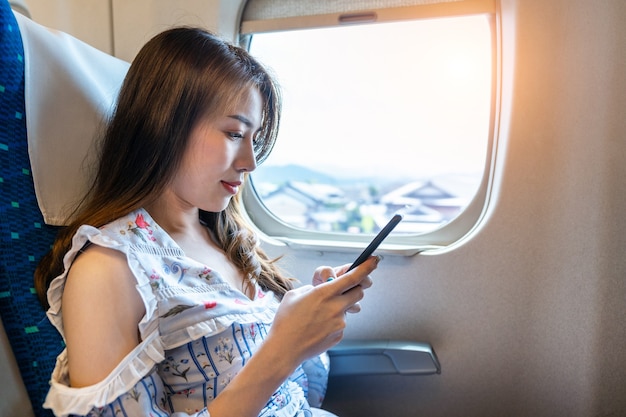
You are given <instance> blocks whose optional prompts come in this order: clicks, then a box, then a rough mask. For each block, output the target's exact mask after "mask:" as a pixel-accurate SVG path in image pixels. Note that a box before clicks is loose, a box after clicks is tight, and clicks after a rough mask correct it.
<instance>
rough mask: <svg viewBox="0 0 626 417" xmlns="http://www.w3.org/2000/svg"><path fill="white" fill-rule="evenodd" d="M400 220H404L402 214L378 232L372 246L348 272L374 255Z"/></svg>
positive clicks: (371, 243)
mask: <svg viewBox="0 0 626 417" xmlns="http://www.w3.org/2000/svg"><path fill="white" fill-rule="evenodd" d="M400 220H402V215H401V214H396V215H394V216H393V217H392V218H391V220H389V222H388V223H387V224H386V225H385V227H383V228H382V230H381V231H380V232H378V234H377V235H376V236H375V237H374V239H372V241H371V242H370V244H369V245H367V247H366V248H365V250H364V251H363V252H361V254H360V255H359V257H358V258H356V260H355V261H354V262H353V263H352V265H350V268H348V271H350V270H352V269H354V268H356V267H357V266H359V265H361V264H362V263H363V262H365V261H366V260H367V258H369V257H370V255H371V254H373V253H374V251H375V250H376V248H377V247H378V246H379V245H380V244H381V243H382V242H383V240H385V238H386V237H387V235H388V234H389V233H391V231H392V230H393V228H394V227H396V226H397V225H398V223H400ZM348 271H346V272H348Z"/></svg>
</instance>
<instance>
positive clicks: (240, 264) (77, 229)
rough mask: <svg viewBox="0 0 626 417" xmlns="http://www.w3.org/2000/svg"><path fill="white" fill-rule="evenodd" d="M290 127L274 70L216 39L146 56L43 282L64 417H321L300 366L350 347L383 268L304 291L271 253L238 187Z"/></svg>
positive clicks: (157, 43) (58, 406) (171, 33)
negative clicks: (354, 318) (247, 216)
mask: <svg viewBox="0 0 626 417" xmlns="http://www.w3.org/2000/svg"><path fill="white" fill-rule="evenodd" d="M279 118H280V97H279V91H278V89H277V86H276V84H275V82H274V81H273V79H272V77H271V76H270V75H269V74H268V72H267V71H266V70H265V69H264V68H263V67H262V66H261V65H260V64H259V63H258V62H257V61H255V60H254V59H253V58H252V57H250V56H249V55H248V53H247V52H246V51H245V50H242V49H240V48H237V47H234V46H231V45H228V44H226V43H224V42H223V41H221V40H220V39H218V38H217V37H215V36H213V35H212V34H210V33H208V32H206V31H203V30H201V29H197V28H175V29H171V30H168V31H166V32H163V33H161V34H159V35H157V36H156V37H155V38H153V39H152V40H151V41H150V42H148V44H146V46H145V47H144V48H143V49H142V50H141V51H140V52H139V54H138V56H137V58H136V59H135V61H134V62H133V63H132V65H131V67H130V70H129V72H128V74H127V76H126V79H125V81H124V84H123V86H122V89H121V91H120V95H119V98H118V103H117V107H116V110H115V113H114V115H113V117H112V119H111V121H110V123H109V125H108V127H107V130H106V132H105V135H104V139H103V142H102V146H101V151H100V152H101V154H100V162H99V167H98V170H97V172H96V175H95V179H94V182H93V186H92V187H91V189H90V192H89V194H88V195H87V196H86V197H85V198H84V200H83V201H82V203H81V204H80V206H79V207H78V209H77V210H76V211H75V213H74V215H73V216H72V220H71V222H70V224H69V226H68V227H67V228H65V229H64V230H63V232H62V233H60V234H59V237H58V238H57V241H56V242H55V245H54V246H53V249H52V250H51V252H50V253H49V254H48V255H47V256H46V257H45V258H44V259H43V260H42V261H41V263H40V265H39V267H38V270H37V273H36V276H35V283H36V288H37V290H38V292H39V294H40V296H41V297H42V300H43V302H44V303H46V304H49V310H48V316H49V317H50V319H51V321H52V322H53V324H54V325H55V326H56V327H57V328H58V329H59V331H60V332H61V334H62V335H63V337H64V339H65V341H66V345H67V348H66V350H65V351H64V352H63V353H62V354H61V355H60V356H59V359H58V363H57V366H56V368H55V370H54V373H53V376H52V383H51V390H50V393H49V395H48V398H47V400H46V404H45V406H46V407H49V408H52V410H53V411H54V412H55V414H56V415H58V416H67V415H87V414H89V415H104V416H109V415H110V416H113V415H117V414H118V413H122V414H124V415H129V416H170V415H176V416H182V415H193V416H207V415H209V414H210V415H211V416H214V417H221V416H238V417H242V416H257V415H263V416H305V415H312V414H311V413H312V411H311V410H310V407H309V405H308V404H307V401H306V398H305V393H304V391H303V390H302V388H301V387H300V386H299V385H298V384H297V383H296V382H295V381H296V380H297V379H298V378H299V376H300V374H301V367H300V364H301V363H302V362H303V361H305V360H307V359H309V358H312V357H315V356H317V355H319V354H320V353H322V352H324V351H325V350H327V349H328V348H329V347H331V346H333V345H334V344H336V343H337V342H338V341H339V340H340V339H341V337H342V331H343V328H344V326H345V313H346V312H357V311H358V310H359V305H358V301H359V300H360V299H361V298H362V297H363V290H364V289H366V288H367V287H369V286H370V285H371V280H370V278H369V276H368V274H369V273H371V272H372V271H373V270H374V269H375V268H376V266H377V263H378V258H375V257H372V258H371V259H369V260H368V261H367V262H365V263H364V264H362V266H360V267H358V268H356V269H354V270H353V271H351V272H349V273H345V271H346V269H347V265H345V266H342V267H337V268H329V267H320V268H318V269H317V270H316V271H315V273H314V277H313V282H314V284H316V286H315V287H311V286H303V287H299V288H296V289H294V282H293V280H291V279H288V278H286V277H285V276H284V275H283V273H282V272H281V271H280V270H279V269H278V267H277V266H276V265H275V262H274V260H270V259H269V258H268V257H267V256H266V255H265V253H264V252H263V251H262V250H261V249H260V248H259V245H258V241H257V238H256V237H255V235H254V233H253V232H252V231H251V230H250V229H249V228H248V227H246V225H245V223H244V220H243V218H242V215H241V214H240V211H239V197H238V196H239V189H240V188H241V186H242V185H243V182H244V180H245V178H246V175H247V174H248V173H249V172H251V171H253V170H254V169H255V168H256V166H257V164H258V163H260V162H261V161H263V160H264V159H265V158H266V157H267V155H268V153H269V152H270V151H271V149H272V147H273V145H274V142H275V139H276V135H277V129H278V125H279ZM344 273H345V274H344ZM335 278H336V279H335ZM46 294H47V298H46ZM244 365H245V366H244Z"/></svg>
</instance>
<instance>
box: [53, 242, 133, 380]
mask: <svg viewBox="0 0 626 417" xmlns="http://www.w3.org/2000/svg"><path fill="white" fill-rule="evenodd" d="M135 285H136V281H135V278H134V277H133V275H132V272H131V271H130V268H129V267H128V264H127V261H126V256H125V255H124V254H123V253H121V252H118V251H115V250H113V249H108V248H103V247H100V246H96V245H92V246H90V247H89V248H88V249H86V250H85V251H84V253H82V254H81V255H80V256H78V257H77V258H76V260H75V261H74V263H73V264H72V267H71V268H70V271H69V273H68V277H67V280H66V283H65V289H64V291H63V300H62V314H63V328H64V333H65V338H66V344H67V350H68V359H69V367H70V380H71V384H72V386H86V385H91V384H94V383H96V382H99V381H101V380H102V379H104V378H105V377H106V376H107V375H108V374H109V373H110V371H111V370H113V368H115V366H117V364H118V363H119V362H120V361H121V360H122V358H123V357H124V356H126V354H128V353H129V352H130V351H131V350H132V349H133V348H134V347H136V346H137V345H138V344H139V336H138V324H139V321H140V320H141V318H142V317H143V315H144V314H145V311H144V306H143V302H142V300H141V297H140V296H139V293H138V292H137V290H136V288H135Z"/></svg>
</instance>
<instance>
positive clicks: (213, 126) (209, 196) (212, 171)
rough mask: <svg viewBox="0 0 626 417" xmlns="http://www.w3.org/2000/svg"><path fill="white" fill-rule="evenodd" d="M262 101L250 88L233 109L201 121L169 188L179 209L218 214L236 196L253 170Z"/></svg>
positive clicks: (192, 134)
mask: <svg viewBox="0 0 626 417" xmlns="http://www.w3.org/2000/svg"><path fill="white" fill-rule="evenodd" d="M261 119H262V98H261V94H260V93H259V91H258V89H257V88H254V87H251V88H250V89H249V90H248V91H247V92H246V93H245V94H244V95H243V96H242V98H241V100H239V101H238V102H236V103H234V105H233V106H232V108H230V109H228V110H227V111H225V112H224V114H218V115H216V116H214V117H211V118H208V117H206V118H204V119H201V120H200V121H199V122H198V124H197V125H196V126H195V128H194V129H193V130H192V131H191V136H190V138H189V143H188V147H187V149H186V151H185V153H184V155H183V160H182V164H181V166H180V168H179V170H178V172H177V173H176V176H175V178H174V181H173V182H172V183H171V184H170V186H169V191H171V192H172V194H173V196H174V199H175V201H176V204H179V205H180V207H181V208H182V209H187V208H200V209H202V210H205V211H209V212H219V211H222V210H224V209H225V208H226V206H227V205H228V203H229V201H230V199H231V198H232V197H233V196H234V195H235V194H237V192H238V191H239V188H240V186H241V185H242V183H243V180H244V173H245V172H250V171H253V170H254V169H255V168H256V160H255V155H254V149H253V140H254V138H255V136H256V134H257V132H258V131H259V130H260V128H261Z"/></svg>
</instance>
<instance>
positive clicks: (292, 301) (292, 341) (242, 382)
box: [209, 257, 378, 417]
mask: <svg viewBox="0 0 626 417" xmlns="http://www.w3.org/2000/svg"><path fill="white" fill-rule="evenodd" d="M377 263H378V259H377V258H375V257H372V258H370V259H369V260H368V261H366V262H365V263H363V264H362V265H361V266H359V267H358V268H355V269H354V270H352V271H350V272H349V273H347V274H345V275H342V276H340V277H339V278H337V279H335V280H333V281H331V282H326V283H324V284H321V285H319V286H316V287H311V286H305V287H301V288H298V289H295V290H292V291H289V292H288V293H287V294H285V297H284V298H283V301H282V302H281V305H280V307H279V309H278V312H277V314H276V318H275V319H274V323H273V324H272V327H271V330H270V332H269V334H268V336H267V338H266V339H265V341H264V342H263V346H261V348H260V349H259V350H258V351H257V352H256V353H255V354H254V355H253V356H252V358H251V359H250V360H249V361H248V363H247V364H246V366H244V367H243V369H242V370H241V371H240V372H239V374H238V375H237V377H236V378H234V379H233V380H232V381H231V382H230V384H228V386H227V387H226V388H225V389H224V390H223V391H222V392H221V393H220V395H218V396H217V397H216V398H215V400H213V402H212V403H211V404H210V405H209V411H210V413H211V416H213V417H218V416H219V417H227V416H237V417H246V416H250V417H252V416H257V415H258V413H259V412H260V410H261V409H262V408H263V406H264V405H265V404H266V403H267V401H268V399H269V398H270V396H271V395H272V394H273V393H274V392H275V391H276V390H277V389H278V387H279V386H280V384H282V383H283V381H284V380H285V379H287V377H288V376H289V375H291V373H292V372H293V371H294V370H295V368H296V367H297V366H298V365H300V364H301V363H302V362H303V361H304V360H306V359H308V358H310V357H313V356H315V355H319V354H320V353H322V352H324V351H326V350H328V349H329V348H330V347H332V346H334V345H335V344H337V343H338V342H339V341H340V340H341V338H342V337H343V330H344V328H345V326H346V322H345V314H346V312H347V311H348V310H349V309H350V308H351V307H352V306H354V305H355V304H356V303H357V302H358V301H359V300H361V299H362V298H363V290H364V289H365V288H367V287H369V286H370V285H371V280H370V279H369V276H368V274H370V273H371V272H372V271H373V270H374V269H375V268H376V266H377Z"/></svg>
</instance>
